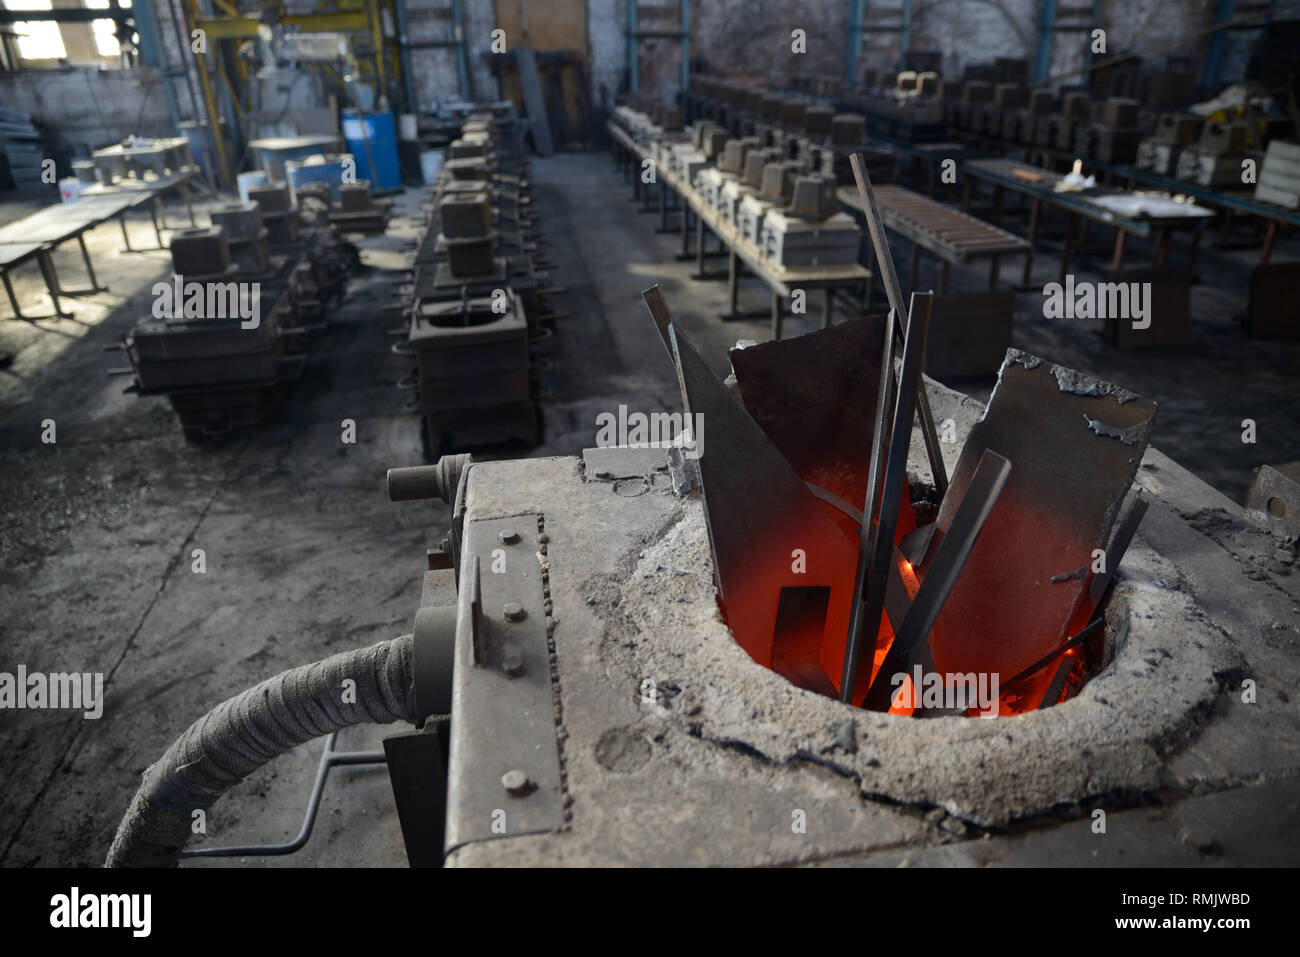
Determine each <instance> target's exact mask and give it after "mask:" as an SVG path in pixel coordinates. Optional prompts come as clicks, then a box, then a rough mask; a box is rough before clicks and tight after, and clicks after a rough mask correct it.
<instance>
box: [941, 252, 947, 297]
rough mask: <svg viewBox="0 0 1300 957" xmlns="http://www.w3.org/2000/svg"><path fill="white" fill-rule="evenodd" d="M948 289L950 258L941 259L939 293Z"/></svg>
mask: <svg viewBox="0 0 1300 957" xmlns="http://www.w3.org/2000/svg"><path fill="white" fill-rule="evenodd" d="M947 291H948V260H946V259H940V260H939V295H943V294H945V293H946V292H947Z"/></svg>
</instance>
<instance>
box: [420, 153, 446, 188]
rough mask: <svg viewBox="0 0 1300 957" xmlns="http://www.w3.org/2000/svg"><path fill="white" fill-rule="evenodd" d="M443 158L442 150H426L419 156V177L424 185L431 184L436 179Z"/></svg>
mask: <svg viewBox="0 0 1300 957" xmlns="http://www.w3.org/2000/svg"><path fill="white" fill-rule="evenodd" d="M444 157H445V154H444V153H443V151H442V150H427V151H425V152H423V153H421V154H420V177H421V178H422V179H423V180H424V181H425V182H426V183H432V182H433V181H434V180H435V179H437V178H438V174H439V173H440V172H441V171H442V161H443V159H444Z"/></svg>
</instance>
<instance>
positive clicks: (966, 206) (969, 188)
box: [961, 174, 975, 213]
mask: <svg viewBox="0 0 1300 957" xmlns="http://www.w3.org/2000/svg"><path fill="white" fill-rule="evenodd" d="M974 190H975V180H974V178H973V177H972V176H970V175H969V174H967V176H966V185H965V186H963V187H962V191H961V208H962V209H963V210H964V211H966V212H968V213H969V212H970V201H971V194H972V193H973V192H974Z"/></svg>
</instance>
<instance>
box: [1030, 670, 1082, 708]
mask: <svg viewBox="0 0 1300 957" xmlns="http://www.w3.org/2000/svg"><path fill="white" fill-rule="evenodd" d="M1073 670H1074V662H1072V661H1062V662H1061V663H1060V664H1059V665H1058V666H1057V668H1056V676H1055V677H1053V678H1052V683H1051V684H1050V685H1048V686H1047V691H1046V692H1044V693H1043V700H1042V701H1040V702H1039V703H1038V710H1040V711H1041V710H1042V709H1043V708H1050V707H1051V706H1052V705H1054V704H1056V699H1057V698H1059V697H1061V692H1062V691H1063V690H1065V682H1066V681H1068V680H1069V678H1070V672H1071V671H1073Z"/></svg>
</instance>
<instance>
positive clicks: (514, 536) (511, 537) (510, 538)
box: [501, 528, 519, 545]
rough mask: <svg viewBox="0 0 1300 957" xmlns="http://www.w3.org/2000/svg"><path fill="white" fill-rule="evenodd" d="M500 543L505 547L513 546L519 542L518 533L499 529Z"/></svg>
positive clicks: (510, 529)
mask: <svg viewBox="0 0 1300 957" xmlns="http://www.w3.org/2000/svg"><path fill="white" fill-rule="evenodd" d="M501 541H503V542H505V543H506V544H507V545H513V544H514V543H515V542H517V541H519V533H518V532H516V531H515V530H514V529H513V528H503V529H501Z"/></svg>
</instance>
